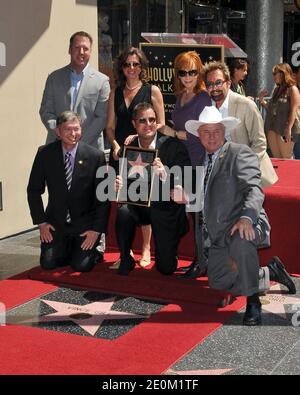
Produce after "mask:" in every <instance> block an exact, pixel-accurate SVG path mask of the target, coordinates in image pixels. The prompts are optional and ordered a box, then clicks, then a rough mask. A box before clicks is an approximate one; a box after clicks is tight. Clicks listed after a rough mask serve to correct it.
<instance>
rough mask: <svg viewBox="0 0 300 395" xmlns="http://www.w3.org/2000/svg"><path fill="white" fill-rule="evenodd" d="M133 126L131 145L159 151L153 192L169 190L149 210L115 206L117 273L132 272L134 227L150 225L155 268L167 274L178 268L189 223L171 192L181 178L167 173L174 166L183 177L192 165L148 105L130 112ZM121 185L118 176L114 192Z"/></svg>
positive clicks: (128, 205) (158, 195)
mask: <svg viewBox="0 0 300 395" xmlns="http://www.w3.org/2000/svg"><path fill="white" fill-rule="evenodd" d="M132 123H133V126H134V127H135V129H136V132H137V137H138V138H137V139H135V140H134V142H133V143H131V145H132V146H135V147H140V148H144V149H156V150H157V151H158V157H156V158H155V160H154V162H153V163H152V166H153V169H154V174H155V177H158V182H157V188H153V190H154V191H161V190H162V189H163V186H164V185H165V186H166V185H168V187H169V186H170V188H169V189H168V190H167V191H166V196H165V198H164V197H163V193H161V192H158V194H157V199H156V200H154V199H153V200H152V201H151V205H150V207H141V206H137V205H132V204H123V205H120V206H119V207H118V209H117V218H116V236H117V242H118V245H119V248H120V253H121V263H120V267H119V269H118V274H120V275H128V274H129V273H130V271H132V270H133V269H134V266H135V261H134V258H133V257H132V256H131V255H130V249H131V247H132V243H133V239H134V235H135V230H136V227H137V226H138V225H141V224H143V225H147V224H151V226H152V231H153V237H154V243H155V265H156V269H157V270H158V271H159V272H160V273H162V274H166V275H170V274H172V273H174V271H175V270H176V269H177V247H178V244H179V242H180V239H181V237H182V236H183V235H184V234H185V233H186V232H187V230H188V222H187V216H186V212H185V206H184V205H183V204H177V203H176V201H177V197H176V193H175V192H174V191H175V190H176V188H178V186H181V185H182V178H181V179H180V177H176V176H175V175H174V174H173V175H172V174H171V171H169V170H172V169H174V167H177V169H178V170H180V171H179V172H180V173H181V174H183V170H184V168H185V166H191V163H190V159H189V155H188V152H187V149H186V148H185V146H184V144H182V143H181V142H180V141H179V140H178V139H177V138H173V137H168V136H164V135H163V134H161V133H159V132H158V131H157V121H156V114H155V111H154V109H153V106H152V105H151V104H149V103H140V104H138V105H137V106H136V107H135V109H134V111H133V120H132ZM137 167H139V166H137ZM123 182H124V180H123V179H122V177H121V176H120V175H118V176H117V179H116V189H117V190H120V189H121V188H122V186H123ZM166 189H167V188H166ZM175 199H176V201H175Z"/></svg>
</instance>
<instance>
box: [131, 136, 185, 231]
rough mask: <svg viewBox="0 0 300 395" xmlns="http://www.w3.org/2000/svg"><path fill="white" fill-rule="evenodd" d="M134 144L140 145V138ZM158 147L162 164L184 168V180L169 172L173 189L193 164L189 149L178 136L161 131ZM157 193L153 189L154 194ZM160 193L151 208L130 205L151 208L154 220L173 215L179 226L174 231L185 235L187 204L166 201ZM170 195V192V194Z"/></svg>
mask: <svg viewBox="0 0 300 395" xmlns="http://www.w3.org/2000/svg"><path fill="white" fill-rule="evenodd" d="M131 145H132V146H138V139H135V140H134V141H133V142H132V144H131ZM156 149H157V150H158V157H159V158H160V160H161V162H162V164H163V165H164V166H167V167H168V168H169V169H171V168H172V167H173V166H178V167H180V168H181V170H182V180H180V179H176V176H174V175H173V174H168V178H167V180H166V185H168V184H170V188H171V189H172V188H173V187H174V184H175V185H178V184H179V185H182V184H183V169H184V167H185V166H191V160H190V157H189V154H188V151H187V149H186V147H185V145H184V144H183V143H181V142H180V140H178V139H177V138H173V137H169V136H165V135H163V134H161V133H159V132H158V133H157V140H156ZM155 185H157V186H158V187H159V188H161V187H162V182H161V181H159V183H158V184H155ZM154 193H155V191H153V193H152V195H153V194H154ZM157 193H158V194H159V195H157V196H159V200H158V201H151V206H150V208H147V207H142V208H141V207H139V208H137V207H138V206H131V205H130V206H129V207H130V209H131V210H136V209H137V210H141V209H142V210H150V211H151V216H152V218H153V220H155V216H156V215H159V216H160V217H161V216H164V215H165V216H166V221H168V216H170V215H172V217H173V219H174V221H176V223H177V224H178V226H177V228H176V229H174V231H175V232H176V230H177V232H178V233H179V235H180V236H181V235H183V234H185V233H186V232H187V230H188V221H187V215H186V212H185V205H183V204H177V203H175V202H174V201H173V200H169V201H164V200H163V199H162V194H161V193H160V192H157ZM168 196H169V194H168Z"/></svg>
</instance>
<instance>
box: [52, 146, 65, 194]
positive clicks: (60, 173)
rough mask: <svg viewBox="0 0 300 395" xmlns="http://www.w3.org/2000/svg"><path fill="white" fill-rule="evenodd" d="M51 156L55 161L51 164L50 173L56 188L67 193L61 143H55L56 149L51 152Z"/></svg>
mask: <svg viewBox="0 0 300 395" xmlns="http://www.w3.org/2000/svg"><path fill="white" fill-rule="evenodd" d="M53 156H54V158H55V160H53V161H52V162H51V171H53V174H55V177H56V183H57V188H58V189H59V190H63V189H64V190H65V192H68V187H67V182H66V176H65V165H64V158H63V150H62V146H61V142H60V141H57V143H56V147H55V149H54V152H53Z"/></svg>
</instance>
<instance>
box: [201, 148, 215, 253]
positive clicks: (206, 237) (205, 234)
mask: <svg viewBox="0 0 300 395" xmlns="http://www.w3.org/2000/svg"><path fill="white" fill-rule="evenodd" d="M207 156H208V163H207V167H206V173H205V176H204V183H203V188H204V193H205V192H206V186H207V182H208V179H209V175H210V173H211V170H212V165H213V161H212V158H213V154H207ZM199 225H200V226H201V225H202V238H203V247H204V250H205V251H203V253H204V255H205V256H206V255H207V248H208V247H209V246H210V240H209V235H208V230H207V227H206V223H205V220H204V217H203V211H201V212H200V213H199Z"/></svg>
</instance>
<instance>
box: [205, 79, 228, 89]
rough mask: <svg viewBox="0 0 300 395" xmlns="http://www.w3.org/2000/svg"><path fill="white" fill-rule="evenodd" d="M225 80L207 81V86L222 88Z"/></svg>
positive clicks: (209, 87) (208, 87)
mask: <svg viewBox="0 0 300 395" xmlns="http://www.w3.org/2000/svg"><path fill="white" fill-rule="evenodd" d="M225 82H226V81H223V80H217V81H216V82H206V88H207V89H212V88H213V87H215V88H217V89H221V88H222V86H223V84H224V83H225Z"/></svg>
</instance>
